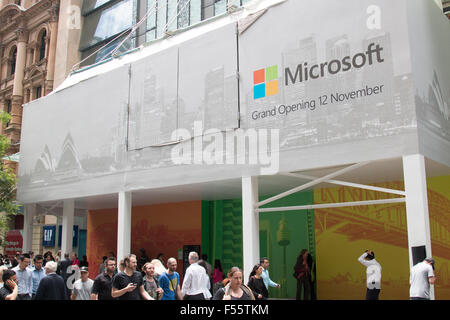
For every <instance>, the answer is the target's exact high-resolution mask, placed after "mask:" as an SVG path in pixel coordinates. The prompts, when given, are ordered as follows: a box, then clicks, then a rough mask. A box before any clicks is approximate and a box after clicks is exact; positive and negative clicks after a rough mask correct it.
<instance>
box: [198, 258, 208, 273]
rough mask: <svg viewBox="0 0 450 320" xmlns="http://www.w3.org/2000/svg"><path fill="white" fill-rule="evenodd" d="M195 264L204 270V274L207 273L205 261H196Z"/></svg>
mask: <svg viewBox="0 0 450 320" xmlns="http://www.w3.org/2000/svg"><path fill="white" fill-rule="evenodd" d="M197 263H198V265H199V266H202V267H203V268H204V269H205V271H206V273H208V267H207V266H206V261H205V260H198V262H197Z"/></svg>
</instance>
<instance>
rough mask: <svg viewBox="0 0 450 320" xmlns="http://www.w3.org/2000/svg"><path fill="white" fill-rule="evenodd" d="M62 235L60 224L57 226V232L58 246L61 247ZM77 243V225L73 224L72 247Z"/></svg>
mask: <svg viewBox="0 0 450 320" xmlns="http://www.w3.org/2000/svg"><path fill="white" fill-rule="evenodd" d="M61 235H62V226H59V234H58V247H61V237H62V236H61ZM77 245H78V226H73V242H72V247H76V246H77Z"/></svg>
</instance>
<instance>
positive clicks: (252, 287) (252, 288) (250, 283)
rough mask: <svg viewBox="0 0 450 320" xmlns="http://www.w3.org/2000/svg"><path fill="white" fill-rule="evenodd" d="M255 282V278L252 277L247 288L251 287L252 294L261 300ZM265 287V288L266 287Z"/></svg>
mask: <svg viewBox="0 0 450 320" xmlns="http://www.w3.org/2000/svg"><path fill="white" fill-rule="evenodd" d="M254 282H255V280H254V278H253V277H250V280H249V281H248V283H247V287H249V288H250V290H252V292H253V295H254V296H255V297H258V299H261V297H262V296H261V294H259V293H258V292H256V291H255V288H256V286H255V283H254ZM264 287H265V286H264Z"/></svg>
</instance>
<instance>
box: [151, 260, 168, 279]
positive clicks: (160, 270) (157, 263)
mask: <svg viewBox="0 0 450 320" xmlns="http://www.w3.org/2000/svg"><path fill="white" fill-rule="evenodd" d="M150 263H151V264H153V265H154V266H155V275H154V277H155V279H157V280H158V278H159V276H160V275H162V274H163V273H164V272H167V269H166V268H164V266H163V264H162V262H161V260H159V259H153V260H152V261H150Z"/></svg>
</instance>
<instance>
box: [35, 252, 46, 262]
mask: <svg viewBox="0 0 450 320" xmlns="http://www.w3.org/2000/svg"><path fill="white" fill-rule="evenodd" d="M42 259H44V257H43V256H42V255H41V254H37V255H35V256H34V259H33V261H34V262H36V261H38V260H42Z"/></svg>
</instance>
